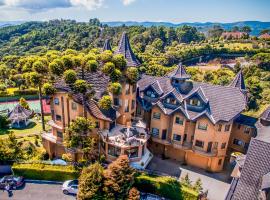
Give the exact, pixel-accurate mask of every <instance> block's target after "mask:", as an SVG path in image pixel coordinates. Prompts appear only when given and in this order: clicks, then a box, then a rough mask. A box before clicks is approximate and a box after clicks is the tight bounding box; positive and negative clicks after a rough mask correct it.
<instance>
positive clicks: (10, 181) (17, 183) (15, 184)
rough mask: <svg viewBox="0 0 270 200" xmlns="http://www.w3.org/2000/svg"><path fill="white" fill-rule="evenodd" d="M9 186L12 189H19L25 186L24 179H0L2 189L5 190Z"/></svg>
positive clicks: (6, 177) (11, 177) (17, 177)
mask: <svg viewBox="0 0 270 200" xmlns="http://www.w3.org/2000/svg"><path fill="white" fill-rule="evenodd" d="M7 184H9V185H10V188H11V189H17V188H19V187H21V186H23V184H24V178H23V177H22V176H13V175H11V176H4V177H3V178H1V179H0V189H5V186H6V185H7Z"/></svg>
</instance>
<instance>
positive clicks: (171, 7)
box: [0, 0, 270, 23]
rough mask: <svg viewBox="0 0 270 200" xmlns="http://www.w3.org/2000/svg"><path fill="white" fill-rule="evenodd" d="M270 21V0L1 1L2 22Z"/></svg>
mask: <svg viewBox="0 0 270 200" xmlns="http://www.w3.org/2000/svg"><path fill="white" fill-rule="evenodd" d="M90 18H99V19H100V20H101V21H106V22H108V21H140V22H141V21H163V22H164V21H166V22H173V23H180V22H236V21H247V20H249V21H255V20H258V21H270V0H0V21H45V20H50V19H75V20H76V21H89V19H90Z"/></svg>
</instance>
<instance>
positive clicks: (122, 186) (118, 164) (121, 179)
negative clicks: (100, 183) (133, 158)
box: [103, 155, 135, 199]
mask: <svg viewBox="0 0 270 200" xmlns="http://www.w3.org/2000/svg"><path fill="white" fill-rule="evenodd" d="M134 173H135V172H134V170H133V169H132V168H131V167H130V166H129V160H128V157H127V156H126V155H122V156H119V158H118V159H117V160H116V161H114V162H113V163H111V164H110V165H109V166H108V169H106V170H105V171H104V178H105V181H104V189H103V190H104V192H105V195H106V197H107V199H126V198H127V197H128V192H129V190H130V188H131V186H132V185H133V183H134Z"/></svg>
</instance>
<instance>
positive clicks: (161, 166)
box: [147, 156, 230, 200]
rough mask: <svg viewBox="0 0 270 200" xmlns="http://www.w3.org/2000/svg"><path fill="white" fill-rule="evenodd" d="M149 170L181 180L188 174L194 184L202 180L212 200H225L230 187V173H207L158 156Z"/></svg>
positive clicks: (150, 164) (148, 167)
mask: <svg viewBox="0 0 270 200" xmlns="http://www.w3.org/2000/svg"><path fill="white" fill-rule="evenodd" d="M147 169H148V170H153V171H157V172H160V173H164V174H168V175H170V176H175V177H180V179H181V178H182V177H184V176H185V175H186V174H187V173H188V174H189V177H190V180H191V181H192V182H193V183H194V182H195V181H196V180H197V179H198V178H200V179H201V180H202V183H203V188H204V190H208V198H209V199H210V200H224V198H225V196H226V194H227V191H228V190H229V187H230V180H229V178H230V173H229V172H228V171H224V172H222V173H207V172H206V171H205V170H202V169H199V168H195V167H191V166H182V165H180V163H179V162H176V161H173V160H162V159H161V158H158V157H156V156H154V158H153V159H152V161H151V162H150V163H149V165H148V166H147Z"/></svg>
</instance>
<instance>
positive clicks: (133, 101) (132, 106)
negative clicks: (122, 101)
mask: <svg viewBox="0 0 270 200" xmlns="http://www.w3.org/2000/svg"><path fill="white" fill-rule="evenodd" d="M134 108H135V100H132V101H131V109H134Z"/></svg>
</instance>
